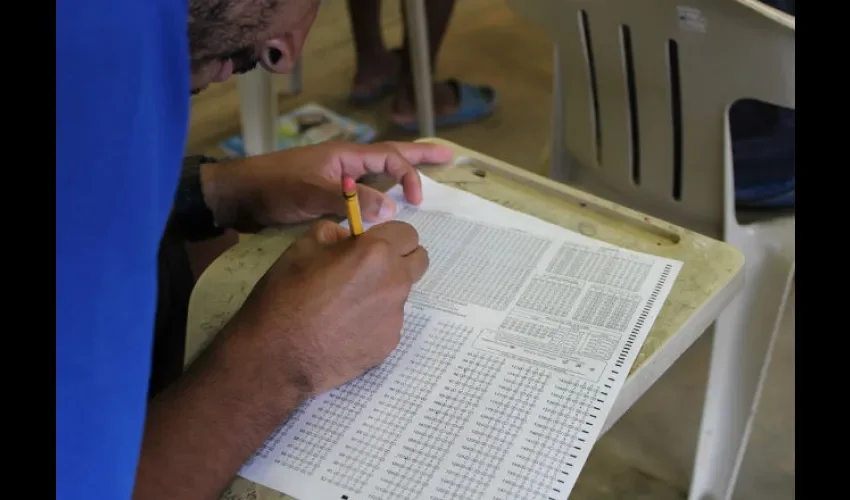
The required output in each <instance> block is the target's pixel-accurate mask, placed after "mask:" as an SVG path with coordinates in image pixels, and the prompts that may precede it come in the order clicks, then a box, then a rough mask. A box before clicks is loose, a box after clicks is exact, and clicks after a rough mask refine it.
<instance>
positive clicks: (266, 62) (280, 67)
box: [260, 35, 298, 74]
mask: <svg viewBox="0 0 850 500" xmlns="http://www.w3.org/2000/svg"><path fill="white" fill-rule="evenodd" d="M297 55H298V51H297V50H296V47H295V44H294V43H293V40H292V37H291V36H289V35H286V36H283V37H280V38H272V39H271V40H266V42H265V43H264V44H263V53H262V54H261V55H260V63H261V64H262V65H263V67H264V68H265V69H266V71H270V72H272V73H278V74H284V73H289V72H290V71H292V68H294V67H295V60H296V57H297Z"/></svg>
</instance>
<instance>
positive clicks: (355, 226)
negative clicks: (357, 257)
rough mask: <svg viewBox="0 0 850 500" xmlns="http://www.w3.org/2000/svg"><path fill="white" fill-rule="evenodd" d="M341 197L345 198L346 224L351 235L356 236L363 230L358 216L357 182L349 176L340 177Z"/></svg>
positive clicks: (361, 221)
mask: <svg viewBox="0 0 850 500" xmlns="http://www.w3.org/2000/svg"><path fill="white" fill-rule="evenodd" d="M342 197H343V198H344V199H345V211H346V212H347V213H348V226H349V227H350V228H351V236H357V235H358V234H361V233H362V232H363V220H362V219H361V218H360V201H359V200H358V199H357V183H356V182H354V179H352V178H351V177H348V176H345V177H343V178H342Z"/></svg>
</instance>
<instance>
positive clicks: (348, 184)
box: [342, 176, 357, 193]
mask: <svg viewBox="0 0 850 500" xmlns="http://www.w3.org/2000/svg"><path fill="white" fill-rule="evenodd" d="M356 186H357V183H356V182H354V179H352V178H351V177H348V176H345V177H343V178H342V190H343V191H345V192H346V193H350V192H352V191H354V190H355V189H356Z"/></svg>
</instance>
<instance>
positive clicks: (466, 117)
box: [394, 79, 497, 133]
mask: <svg viewBox="0 0 850 500" xmlns="http://www.w3.org/2000/svg"><path fill="white" fill-rule="evenodd" d="M446 83H448V84H449V85H451V86H453V87H454V88H455V92H457V96H458V107H457V109H456V110H455V111H454V112H453V113H451V114H448V115H442V116H436V117H435V118H434V126H435V127H436V128H443V127H450V126H454V125H462V124H465V123H470V122H473V121H475V120H480V119H481V118H484V117H486V116H489V115H491V114H493V111H495V110H496V104H497V99H496V92H495V91H494V90H493V89H492V88H491V87H488V86H486V85H471V84H468V83H463V82H461V81H458V80H455V79H451V80H447V81H446ZM394 125H395V126H396V127H398V128H400V129H402V130H405V131H407V132H413V133H418V132H419V121H418V120H416V119H414V120H411V121H408V122H394Z"/></svg>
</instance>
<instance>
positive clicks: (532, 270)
mask: <svg viewBox="0 0 850 500" xmlns="http://www.w3.org/2000/svg"><path fill="white" fill-rule="evenodd" d="M422 180H423V184H424V185H423V194H424V201H423V203H422V204H421V205H420V206H419V207H413V206H410V205H408V204H406V203H405V202H404V200H403V196H402V194H401V188H400V186H396V187H395V188H393V190H391V191H390V193H391V194H392V196H393V197H394V198H395V199H396V200H397V201H398V203H399V207H400V210H399V213H398V217H397V218H398V219H400V220H404V221H407V222H409V223H411V224H413V226H414V227H416V229H417V230H418V231H419V234H420V239H421V241H422V244H423V246H425V248H427V249H428V252H429V256H430V259H431V265H430V268H429V270H428V272H427V273H426V274H425V276H424V277H423V278H422V280H421V281H420V282H419V283H418V284H417V285H416V286H415V288H414V290H413V292H412V294H411V296H410V299H409V301H408V304H407V306H406V309H405V311H406V318H405V325H404V330H403V332H402V338H401V343H400V344H399V346H398V347H397V348H396V350H395V351H394V352H393V353H392V354H391V355H390V357H389V358H388V359H387V360H386V361H385V362H384V363H383V364H381V365H380V366H378V367H376V368H374V369H372V370H371V371H369V372H367V373H366V374H364V375H363V376H361V377H360V378H358V379H356V380H354V381H352V382H350V383H348V384H346V385H344V386H342V387H339V388H337V389H334V390H332V391H330V392H327V393H324V394H322V395H320V396H317V397H315V398H314V399H312V400H311V401H308V402H307V403H306V404H304V405H303V406H302V407H301V408H299V409H298V411H297V412H296V413H295V414H294V415H292V417H291V418H290V419H289V420H288V421H287V422H286V423H285V424H284V425H283V426H281V427H280V429H278V430H277V431H276V432H275V433H274V434H273V435H272V436H271V437H270V438H269V439H268V440H267V441H266V443H265V445H264V446H263V447H262V448H261V449H260V450H258V451H257V453H256V454H255V455H254V456H253V457H252V458H251V459H250V460H249V461H248V462H247V463H246V464H245V465H244V467H243V469H242V470H241V472H240V475H242V476H243V477H245V478H246V479H249V480H252V481H255V482H258V483H260V484H263V485H265V486H268V487H270V488H273V489H276V490H278V491H282V492H284V493H287V494H289V495H291V496H294V497H295V498H297V499H299V500H345V499H347V500H361V499H363V500H420V499H421V500H424V499H428V500H432V499H458V500H476V499H502V500H531V499H535V500H536V499H540V500H549V499H556V500H561V499H566V498H567V497H568V495H569V493H570V490H571V489H572V488H573V485H574V483H575V481H576V479H577V477H578V474H579V472H580V470H581V468H582V466H583V465H584V463H585V461H586V460H587V457H588V454H589V452H590V449H591V447H592V445H593V443H594V441H595V440H596V438H597V436H598V434H599V431H600V429H601V427H602V425H603V423H604V421H605V419H606V417H607V415H608V413H609V411H610V409H611V406H612V402H613V401H614V398H615V397H616V396H617V393H618V392H619V390H620V388H621V387H622V385H623V383H624V381H625V379H626V376H627V375H628V373H629V369H630V367H631V365H632V363H633V362H634V359H635V356H636V355H637V353H638V351H639V350H640V347H641V345H642V344H643V342H644V340H645V338H646V335H647V333H648V332H649V329H650V327H651V326H652V324H653V322H654V320H655V318H656V316H657V314H658V312H659V310H660V308H661V306H662V304H663V303H664V299H665V298H666V296H667V294H668V293H669V291H670V288H671V287H672V285H673V282H674V281H675V279H676V276H677V274H678V272H679V269H680V268H681V263H680V262H678V261H673V260H668V259H663V258H659V257H654V256H650V255H646V254H640V253H636V252H631V251H628V250H623V249H619V248H616V247H614V246H612V245H609V244H606V243H602V242H599V241H596V240H593V239H590V238H587V237H585V236H582V235H579V234H577V233H574V232H571V231H568V230H566V229H563V228H560V227H558V226H555V225H552V224H549V223H546V222H543V221H541V220H538V219H536V218H534V217H531V216H528V215H525V214H522V213H519V212H515V211H512V210H510V209H507V208H505V207H502V206H501V205H498V204H496V203H492V202H490V201H487V200H483V199H481V198H479V197H477V196H474V195H471V194H469V193H466V192H464V191H460V190H457V189H454V188H450V187H447V186H443V185H441V184H438V183H436V182H434V181H431V180H430V179H428V178H427V177H425V176H423V179H422Z"/></svg>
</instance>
